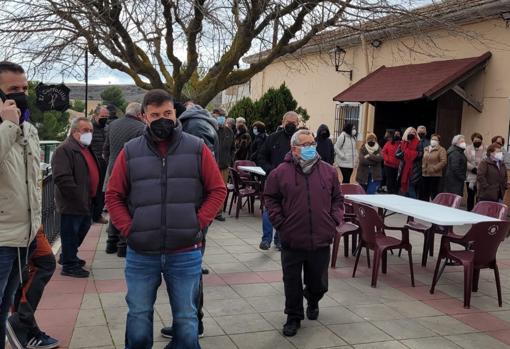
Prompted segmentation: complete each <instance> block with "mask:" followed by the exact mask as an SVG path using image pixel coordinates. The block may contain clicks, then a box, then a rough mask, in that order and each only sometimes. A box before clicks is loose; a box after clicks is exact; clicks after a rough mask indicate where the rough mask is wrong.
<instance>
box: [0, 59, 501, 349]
mask: <svg viewBox="0 0 510 349" xmlns="http://www.w3.org/2000/svg"><path fill="white" fill-rule="evenodd" d="M27 89H28V82H27V79H26V76H25V72H24V70H23V68H22V67H21V66H19V65H17V64H15V63H11V62H0V92H1V97H2V101H1V102H0V103H1V104H0V164H1V166H2V168H1V170H0V338H4V337H5V335H7V338H8V340H9V342H10V343H11V345H12V346H13V348H16V349H18V348H47V349H48V348H49V349H51V348H55V347H57V346H58V340H57V339H54V338H52V337H50V336H49V335H47V334H46V333H45V332H43V331H42V330H41V329H39V327H38V325H37V323H36V321H35V317H34V314H35V311H36V309H37V305H38V303H39V300H40V299H41V296H42V293H43V291H44V287H45V285H46V284H47V283H48V281H49V280H50V278H51V276H52V275H53V273H54V271H55V269H56V263H57V260H56V259H55V257H54V256H53V253H52V251H51V246H50V245H49V243H48V241H47V240H46V237H45V234H44V231H43V227H42V226H41V180H40V177H41V172H40V164H39V159H40V157H39V153H40V150H39V139H38V136H37V131H36V129H35V127H34V126H32V125H31V124H30V122H29V110H28V107H27V101H26V93H27ZM270 131H272V130H267V129H266V126H265V124H264V123H263V122H262V121H255V122H254V123H253V124H252V125H248V124H247V122H246V120H245V119H244V118H241V117H239V118H237V119H233V118H229V117H228V116H227V113H226V112H225V111H224V110H222V109H215V110H213V111H212V113H209V112H208V111H207V110H206V109H204V108H202V107H201V106H199V105H197V104H195V103H194V102H193V101H191V100H187V101H181V102H179V101H176V100H174V99H173V97H172V96H171V95H170V94H169V93H168V92H166V91H164V90H157V89H156V90H151V91H148V92H147V93H146V94H145V96H144V98H143V101H142V103H136V102H133V103H129V105H128V106H127V108H126V111H125V116H124V117H122V118H118V117H117V113H116V110H115V108H111V107H110V108H108V107H107V106H103V105H99V106H98V107H97V108H96V109H95V110H94V113H93V115H92V116H91V117H85V116H84V117H77V118H75V119H73V120H72V121H71V123H70V125H69V132H68V137H67V138H66V140H65V141H64V142H62V143H61V144H60V145H59V147H58V148H57V149H56V151H55V153H54V155H53V158H52V171H53V179H54V183H55V201H56V207H57V211H58V213H59V214H60V220H61V222H60V236H61V241H62V249H61V254H60V256H59V258H58V263H59V264H61V265H62V270H61V274H62V275H64V276H66V277H73V278H87V277H89V275H90V272H89V270H88V269H87V266H86V263H87V262H86V261H85V260H82V259H80V258H79V257H78V255H79V254H78V252H79V249H80V246H81V245H82V243H83V241H84V239H85V238H86V235H87V233H88V231H89V229H90V227H91V224H93V223H97V224H108V228H107V233H108V239H107V244H106V253H108V254H117V256H118V257H120V258H125V259H126V267H125V279H126V284H127V295H126V303H127V305H128V314H127V321H126V324H127V325H126V335H125V339H126V340H125V347H126V348H127V349H145V348H152V345H153V311H154V303H155V301H156V295H157V290H158V288H159V286H160V285H161V282H162V280H164V281H165V284H166V286H167V292H168V297H169V301H170V302H169V303H170V305H171V312H172V326H170V327H165V328H163V329H162V330H161V333H162V335H163V336H165V337H168V338H171V342H170V343H169V344H168V346H167V348H172V349H181V348H182V349H184V348H185V349H197V348H200V344H199V337H200V336H202V335H203V334H204V331H205V329H204V324H203V321H202V319H203V316H204V313H203V305H204V297H203V276H202V275H203V274H207V273H208V270H207V269H203V268H202V260H203V255H204V253H205V251H206V241H207V239H206V238H207V233H208V227H209V226H210V225H211V224H212V222H213V221H214V220H217V221H225V217H224V216H223V213H222V212H223V205H224V202H225V200H226V196H227V184H228V183H229V180H230V179H229V172H230V169H231V168H232V167H234V166H235V163H236V161H247V160H249V161H252V162H253V163H254V164H255V165H257V166H260V167H261V168H262V169H263V170H264V171H265V173H266V180H265V188H264V192H263V201H264V205H263V207H264V211H263V213H262V237H261V242H260V245H259V247H260V249H261V250H268V249H269V248H270V247H271V244H274V246H275V247H276V248H277V249H278V250H281V262H282V270H283V283H284V291H285V314H286V315H287V321H286V323H285V324H284V326H283V334H284V335H285V336H294V335H295V334H296V333H297V332H298V330H299V328H300V325H301V321H302V320H303V319H304V318H305V314H306V317H307V318H308V319H310V320H316V319H317V318H318V317H319V301H320V300H321V298H322V297H323V296H324V294H325V293H326V292H327V289H328V264H329V260H330V245H331V243H332V241H333V238H334V236H335V232H336V227H337V226H339V225H341V224H342V222H343V206H344V205H343V196H342V193H341V185H340V180H339V176H341V177H342V181H343V183H350V182H351V181H352V180H353V178H352V176H353V174H354V173H355V174H356V175H355V178H354V179H355V181H356V182H358V183H359V184H360V185H361V186H362V187H363V188H364V189H365V191H366V192H367V194H375V193H380V192H387V193H391V194H401V195H406V196H409V197H412V198H417V199H421V200H427V201H429V200H433V198H434V197H435V196H436V195H437V193H439V192H441V191H446V192H451V193H456V194H459V195H463V193H464V189H466V190H467V193H468V196H467V197H468V209H471V208H472V207H473V206H474V203H475V202H476V201H477V200H489V201H501V200H503V197H504V195H505V191H506V186H507V175H506V168H507V165H508V161H509V158H510V156H509V155H508V153H507V152H506V151H505V150H504V147H503V146H504V139H503V137H500V136H497V137H494V138H493V139H492V140H491V144H490V145H489V146H486V145H484V144H483V137H482V136H481V135H480V134H478V133H475V134H473V135H472V136H471V144H470V145H467V144H466V139H465V137H464V136H462V135H457V136H455V137H454V138H453V139H452V140H451V145H450V146H449V148H448V150H446V149H445V148H444V147H443V146H442V145H441V137H440V135H438V134H432V135H431V136H430V138H429V137H428V136H427V130H426V128H425V127H424V126H420V127H418V128H413V127H408V128H407V129H405V130H388V132H387V134H386V135H385V137H384V140H383V142H384V144H379V143H380V142H379V141H378V138H377V135H375V134H373V133H368V134H367V135H366V137H365V140H364V142H363V144H361V146H359V144H358V143H359V142H358V139H359V134H358V132H357V130H356V127H355V126H354V125H352V124H346V125H345V127H344V128H343V130H342V132H341V134H340V135H339V136H338V137H337V139H336V140H335V143H333V142H332V139H331V134H330V131H329V129H328V127H327V126H326V125H320V127H319V128H318V130H317V132H316V134H314V133H313V132H312V131H310V130H308V129H307V128H306V127H305V126H304V125H303V124H302V122H301V119H300V116H299V115H298V114H297V113H296V112H294V111H288V112H287V113H285V114H284V115H283V116H282V121H281V125H280V126H279V127H278V129H277V130H274V132H270ZM402 131H404V132H402ZM20 174H24V175H20ZM106 212H108V214H109V218H110V219H109V220H108V219H107V216H106V215H105V213H106ZM25 274H26V275H25ZM15 295H16V297H14V296H15ZM304 299H306V301H307V307H306V312H305V310H304V307H303V300H304ZM9 311H11V315H10V316H9ZM169 311H170V309H169ZM4 345H5V344H4V341H3V340H0V349H3V348H4Z"/></svg>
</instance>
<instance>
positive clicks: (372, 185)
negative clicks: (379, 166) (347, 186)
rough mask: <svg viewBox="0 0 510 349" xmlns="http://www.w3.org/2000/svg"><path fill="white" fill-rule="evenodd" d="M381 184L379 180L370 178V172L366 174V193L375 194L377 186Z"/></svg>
mask: <svg viewBox="0 0 510 349" xmlns="http://www.w3.org/2000/svg"><path fill="white" fill-rule="evenodd" d="M380 185H381V181H374V180H373V179H372V174H371V173H369V174H368V184H367V188H366V191H367V194H376V193H377V190H378V189H379V186H380Z"/></svg>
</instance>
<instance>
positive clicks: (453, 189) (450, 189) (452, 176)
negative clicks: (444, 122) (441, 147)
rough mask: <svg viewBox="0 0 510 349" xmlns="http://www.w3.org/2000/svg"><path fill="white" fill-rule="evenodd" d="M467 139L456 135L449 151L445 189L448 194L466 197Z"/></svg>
mask: <svg viewBox="0 0 510 349" xmlns="http://www.w3.org/2000/svg"><path fill="white" fill-rule="evenodd" d="M465 150H466V139H465V137H464V136H463V135H456V136H455V137H453V139H452V145H451V147H450V149H448V165H447V167H446V177H445V188H444V191H445V192H447V193H453V194H457V195H460V196H463V195H464V182H465V181H466V172H467V158H466V155H465V154H464V151H465Z"/></svg>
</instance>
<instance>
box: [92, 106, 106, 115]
mask: <svg viewBox="0 0 510 349" xmlns="http://www.w3.org/2000/svg"><path fill="white" fill-rule="evenodd" d="M103 108H105V109H106V110H108V108H106V106H104V105H102V104H98V106H97V107H96V109H94V115H99V112H101V109H103Z"/></svg>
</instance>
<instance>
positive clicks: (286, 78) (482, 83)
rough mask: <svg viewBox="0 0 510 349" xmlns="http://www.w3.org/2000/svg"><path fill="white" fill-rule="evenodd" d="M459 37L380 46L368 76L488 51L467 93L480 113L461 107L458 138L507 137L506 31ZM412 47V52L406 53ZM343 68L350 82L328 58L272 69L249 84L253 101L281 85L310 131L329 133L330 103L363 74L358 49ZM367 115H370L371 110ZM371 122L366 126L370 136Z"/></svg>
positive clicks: (472, 30) (501, 27)
mask: <svg viewBox="0 0 510 349" xmlns="http://www.w3.org/2000/svg"><path fill="white" fill-rule="evenodd" d="M459 30H460V31H461V33H460V34H454V33H453V32H445V31H438V32H433V33H429V34H427V35H426V36H425V35H422V36H421V37H418V36H416V37H408V38H403V39H400V40H392V41H384V42H383V44H382V46H381V47H380V48H378V49H375V48H373V47H372V46H370V45H368V49H367V52H368V58H369V59H368V60H369V67H370V70H371V71H373V70H375V69H377V68H378V67H380V66H381V65H386V66H397V65H403V64H414V63H426V62H431V61H437V60H445V59H455V58H466V57H474V56H479V55H482V54H483V53H485V52H486V51H491V52H492V54H493V56H492V58H491V59H490V61H489V65H488V66H487V69H486V72H485V73H482V74H480V76H478V77H476V78H474V80H473V81H472V82H471V84H470V86H468V88H467V89H468V92H477V93H478V94H479V95H480V97H483V98H482V101H483V104H484V110H483V112H482V113H478V112H477V111H476V110H474V109H473V108H471V107H469V106H468V105H466V103H464V104H465V105H464V114H463V120H462V132H463V133H465V134H466V135H470V134H471V133H472V132H474V131H478V132H481V133H482V134H483V135H484V137H485V138H490V136H493V135H495V134H502V135H504V136H507V135H508V128H509V120H510V101H509V98H510V28H507V26H506V23H505V21H503V20H502V19H494V20H488V21H485V22H480V23H474V24H469V25H464V26H463V27H462V28H458V30H457V31H459ZM410 47H412V49H410ZM346 51H347V54H346V58H345V64H344V65H343V66H342V67H341V69H345V70H348V69H353V71H354V72H353V80H354V81H352V82H350V81H349V78H348V76H347V74H342V73H337V72H335V70H334V66H333V63H332V62H331V59H330V57H329V55H328V54H326V53H324V54H322V55H320V54H314V55H308V56H305V57H302V58H301V59H300V60H296V59H293V60H286V61H279V62H276V63H273V64H271V65H270V66H269V67H267V68H266V69H265V70H264V71H263V72H261V73H259V74H257V75H256V76H255V77H253V79H252V81H251V95H252V98H259V97H260V96H261V95H262V94H263V93H264V92H265V91H267V89H269V88H270V87H277V86H279V85H280V84H281V83H283V82H285V83H286V84H287V86H288V87H289V88H290V90H291V91H292V93H293V95H294V97H295V98H296V100H297V101H298V102H299V104H300V105H302V106H303V107H305V108H306V109H307V110H308V113H309V114H310V115H311V118H310V121H309V122H308V126H309V127H310V128H311V129H313V130H315V129H316V128H317V127H318V126H319V125H320V124H321V123H325V124H327V125H328V126H329V127H330V128H331V130H333V124H334V115H335V103H334V102H333V101H332V98H333V97H334V96H335V95H337V94H338V93H340V92H342V91H343V90H344V89H346V88H347V87H349V86H350V85H352V84H353V83H354V82H356V81H357V80H359V79H361V78H363V77H364V76H365V74H366V72H365V70H366V69H365V56H364V54H363V50H362V49H361V47H360V46H356V47H351V48H346ZM370 109H371V113H370V114H371V115H373V108H370ZM371 125H373V120H369V122H368V126H369V130H370V128H371Z"/></svg>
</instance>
